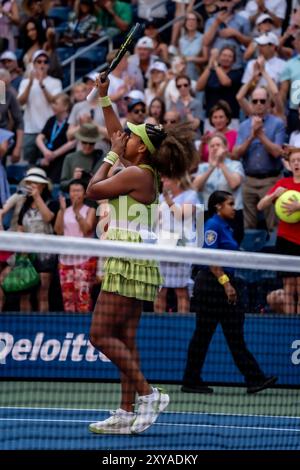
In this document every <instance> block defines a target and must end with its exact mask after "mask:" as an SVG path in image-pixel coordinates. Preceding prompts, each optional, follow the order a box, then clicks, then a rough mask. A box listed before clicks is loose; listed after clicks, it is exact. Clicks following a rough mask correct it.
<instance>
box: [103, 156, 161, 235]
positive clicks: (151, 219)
mask: <svg viewBox="0 0 300 470" xmlns="http://www.w3.org/2000/svg"><path fill="white" fill-rule="evenodd" d="M138 167H139V168H144V169H147V170H149V171H151V172H152V173H153V175H154V178H155V187H156V198H155V200H154V201H153V202H152V203H151V204H143V203H142V202H139V201H137V200H136V199H134V198H133V197H132V196H130V195H129V194H126V195H123V196H118V197H116V198H113V199H110V200H109V204H110V212H111V214H110V215H111V221H110V224H109V230H110V229H121V230H128V231H133V232H138V231H140V230H146V231H152V230H153V228H154V225H155V223H156V217H157V209H158V175H157V172H156V171H155V170H154V169H153V168H152V167H151V166H150V165H146V164H141V165H138Z"/></svg>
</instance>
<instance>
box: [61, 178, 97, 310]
mask: <svg viewBox="0 0 300 470" xmlns="http://www.w3.org/2000/svg"><path fill="white" fill-rule="evenodd" d="M85 190H86V185H85V183H84V182H83V181H82V180H80V179H74V180H72V181H71V183H70V186H69V195H70V201H71V205H70V206H69V207H67V204H66V199H65V198H64V197H63V196H60V199H59V202H60V210H59V212H58V214H57V219H56V222H55V226H54V230H55V232H56V233H57V235H65V236H72V237H93V235H94V229H95V226H96V210H95V209H94V208H92V207H89V206H87V205H86V204H84V197H85ZM96 269H97V258H96V257H89V256H78V255H60V257H59V278H60V284H61V289H62V297H63V303H64V310H65V312H73V313H78V312H80V313H89V312H90V311H91V309H92V295H91V294H92V288H93V285H94V283H95V278H96Z"/></svg>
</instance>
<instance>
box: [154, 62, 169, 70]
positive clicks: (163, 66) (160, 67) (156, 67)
mask: <svg viewBox="0 0 300 470" xmlns="http://www.w3.org/2000/svg"><path fill="white" fill-rule="evenodd" d="M152 70H159V72H165V73H166V72H167V71H168V67H167V66H166V64H165V63H164V62H161V61H156V62H153V64H152V65H151V66H150V72H152Z"/></svg>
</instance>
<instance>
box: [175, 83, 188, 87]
mask: <svg viewBox="0 0 300 470" xmlns="http://www.w3.org/2000/svg"><path fill="white" fill-rule="evenodd" d="M188 86H189V84H188V83H181V84H178V85H177V88H187V87H188Z"/></svg>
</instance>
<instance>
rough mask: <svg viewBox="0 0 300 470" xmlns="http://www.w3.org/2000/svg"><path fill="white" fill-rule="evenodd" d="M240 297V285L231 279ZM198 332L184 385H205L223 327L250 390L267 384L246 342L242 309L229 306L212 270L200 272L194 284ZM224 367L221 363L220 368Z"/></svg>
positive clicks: (238, 304)
mask: <svg viewBox="0 0 300 470" xmlns="http://www.w3.org/2000/svg"><path fill="white" fill-rule="evenodd" d="M231 283H232V285H233V286H234V287H235V288H236V290H237V294H238V285H237V284H236V282H235V281H234V279H231ZM194 296H195V305H196V328H195V331H194V333H193V336H192V338H191V341H190V344H189V348H188V355H187V363H186V368H185V372H184V377H183V382H184V383H186V384H188V383H189V384H194V383H199V381H202V379H201V370H202V367H203V364H204V361H205V357H206V354H207V350H208V347H209V344H210V342H211V339H212V337H213V334H214V332H215V330H216V328H217V326H218V324H219V323H220V324H221V327H222V329H223V333H224V336H225V339H226V342H227V344H228V347H229V349H230V352H231V354H232V357H233V360H234V362H235V364H236V366H237V367H238V369H239V370H240V372H241V374H242V375H243V376H244V378H245V382H246V384H247V385H248V386H250V385H255V384H257V383H260V382H261V381H262V380H264V378H265V375H264V374H263V372H262V371H261V369H260V367H259V365H258V363H257V361H256V360H255V358H254V356H253V355H252V354H251V352H250V351H249V349H248V348H247V346H246V343H245V338H244V320H245V314H244V311H243V307H242V305H241V304H240V303H239V302H237V304H236V305H232V304H231V305H230V304H229V303H228V301H227V296H226V294H225V290H224V287H223V286H221V285H220V284H219V283H218V281H217V279H216V277H215V276H214V275H213V274H212V273H211V272H210V271H209V270H202V271H199V273H198V274H197V277H196V280H195V286H194ZM221 367H222V363H220V368H221Z"/></svg>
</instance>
